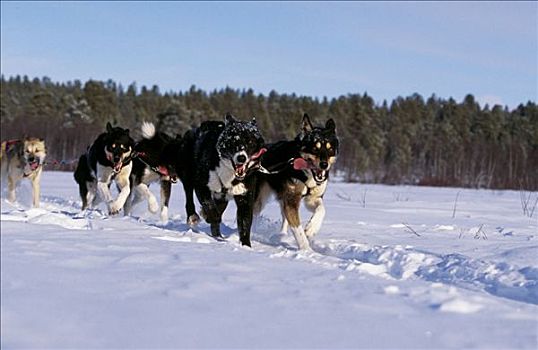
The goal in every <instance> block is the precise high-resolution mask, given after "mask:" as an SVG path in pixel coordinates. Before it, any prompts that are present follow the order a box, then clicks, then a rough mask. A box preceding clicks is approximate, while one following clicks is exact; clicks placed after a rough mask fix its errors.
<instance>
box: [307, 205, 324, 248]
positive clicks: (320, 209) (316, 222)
mask: <svg viewBox="0 0 538 350" xmlns="http://www.w3.org/2000/svg"><path fill="white" fill-rule="evenodd" d="M305 206H306V208H307V209H308V210H310V211H311V212H314V214H312V217H311V218H310V221H309V222H308V224H307V225H306V227H305V234H306V236H307V237H308V238H309V239H312V237H314V235H315V234H316V233H318V231H319V229H320V228H321V224H322V223H323V218H325V206H324V205H323V198H321V197H310V196H307V197H306V198H305Z"/></svg>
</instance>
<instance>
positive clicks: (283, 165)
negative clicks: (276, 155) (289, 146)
mask: <svg viewBox="0 0 538 350" xmlns="http://www.w3.org/2000/svg"><path fill="white" fill-rule="evenodd" d="M294 161H295V158H290V159H289V160H287V161H285V162H280V163H277V164H275V165H273V166H272V167H270V168H269V169H267V168H265V167H264V166H262V165H261V164H259V168H258V171H259V172H260V173H262V174H268V175H272V174H278V173H281V172H283V171H284V170H286V168H287V167H288V165H292V164H293V162H294Z"/></svg>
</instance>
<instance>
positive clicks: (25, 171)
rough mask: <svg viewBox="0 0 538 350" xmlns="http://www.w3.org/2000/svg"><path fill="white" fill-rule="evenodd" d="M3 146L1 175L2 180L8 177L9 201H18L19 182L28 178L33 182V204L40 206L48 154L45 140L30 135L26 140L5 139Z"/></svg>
mask: <svg viewBox="0 0 538 350" xmlns="http://www.w3.org/2000/svg"><path fill="white" fill-rule="evenodd" d="M1 147H2V150H1V153H0V158H1V168H2V170H1V173H2V174H1V177H2V181H4V179H6V178H7V194H8V197H7V199H8V201H10V202H15V201H16V195H15V189H16V187H17V184H18V183H19V181H21V180H22V179H24V178H27V179H29V180H30V181H31V182H32V205H33V206H34V207H36V208H37V207H39V196H40V193H41V184H40V183H41V173H42V172H43V162H44V161H45V157H46V155H47V151H46V148H45V141H44V140H42V139H38V138H34V137H28V138H25V139H24V140H11V141H4V142H2V146H1ZM2 187H3V186H2Z"/></svg>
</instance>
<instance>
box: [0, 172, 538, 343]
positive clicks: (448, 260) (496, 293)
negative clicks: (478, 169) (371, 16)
mask: <svg viewBox="0 0 538 350" xmlns="http://www.w3.org/2000/svg"><path fill="white" fill-rule="evenodd" d="M153 187H154V188H153V190H154V191H155V192H158V188H157V186H156V185H153ZM42 189H43V190H42V192H43V193H42V208H40V209H28V206H29V204H30V201H31V190H30V185H29V183H28V182H27V183H23V185H22V186H21V187H20V188H19V191H18V195H19V197H18V198H19V200H20V203H19V204H18V205H16V206H13V205H10V204H8V203H7V202H6V201H5V199H2V202H1V204H2V208H1V344H0V345H1V347H2V349H17V348H54V349H58V348H92V349H94V348H108V349H111V348H145V349H157V348H158V349H164V348H219V349H221V348H248V349H255V348H277V349H282V348H324V349H335V348H394V349H405V348H421V349H437V348H454V349H461V348H484V349H494V348H500V349H507V348H510V349H512V348H527V349H536V348H537V347H538V340H537V337H538V258H537V257H538V220H537V218H538V212H536V213H534V217H533V218H529V217H528V216H525V215H524V214H523V211H522V206H521V200H520V193H519V192H518V191H489V190H467V189H447V188H428V187H405V186H381V185H361V184H345V183H339V182H332V183H331V184H330V185H329V189H328V192H327V194H326V196H325V203H326V208H327V216H326V219H325V222H324V224H323V227H322V229H321V231H320V233H319V234H318V236H317V237H316V239H315V244H314V250H315V252H309V253H305V252H299V251H297V250H296V249H295V241H294V239H293V237H292V235H291V234H290V235H288V236H281V235H279V234H278V232H279V228H280V214H279V210H278V206H277V205H276V203H275V202H272V203H271V204H269V205H268V206H267V208H266V209H265V210H264V212H263V216H262V217H261V218H260V219H259V220H258V222H257V223H256V226H255V227H254V228H253V231H254V233H253V248H252V249H249V248H243V247H241V246H240V244H239V242H238V237H237V232H236V224H235V222H234V217H235V215H234V213H235V206H234V205H233V204H231V205H230V206H229V207H228V210H227V211H226V212H225V218H224V224H225V227H224V229H223V233H224V234H225V235H227V236H229V237H228V239H227V241H225V242H218V241H215V240H213V239H211V238H210V237H208V235H207V232H209V227H208V225H207V224H205V223H203V224H202V225H201V226H200V232H193V231H191V230H189V228H188V227H187V226H186V225H185V213H184V209H183V205H184V201H183V198H184V196H183V193H182V191H181V185H175V186H174V188H173V193H172V200H171V210H170V213H171V217H172V218H171V220H170V222H169V223H168V224H166V225H162V224H160V223H159V222H158V217H157V215H150V214H148V213H146V208H145V204H144V205H143V204H141V206H139V207H137V208H136V209H135V212H134V214H135V216H136V217H123V216H118V217H106V216H103V215H102V214H101V212H100V211H93V212H92V213H90V214H89V215H86V216H82V217H81V216H79V215H78V214H79V211H80V200H79V198H78V188H77V186H76V184H75V182H74V180H73V178H72V174H71V173H61V172H45V173H44V176H43V181H42ZM532 195H533V196H538V194H537V193H533V194H532ZM456 197H457V198H458V200H457V206H456V210H455V218H453V217H452V216H453V214H454V204H455V200H456ZM3 198H5V197H3ZM533 198H535V197H533ZM536 211H538V209H537V210H536ZM302 214H303V218H305V217H306V215H307V213H306V211H303V212H302Z"/></svg>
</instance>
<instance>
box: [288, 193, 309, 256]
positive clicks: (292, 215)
mask: <svg viewBox="0 0 538 350" xmlns="http://www.w3.org/2000/svg"><path fill="white" fill-rule="evenodd" d="M282 200H283V204H284V214H285V216H286V219H287V220H288V223H289V225H290V229H291V232H292V233H293V236H294V237H295V240H296V241H297V245H298V246H299V249H301V250H309V249H311V248H310V243H309V242H308V239H307V238H306V235H305V232H304V229H303V227H302V226H301V219H300V217H299V206H300V204H301V192H298V193H297V192H295V193H286V194H285V195H284V197H283V198H282Z"/></svg>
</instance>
